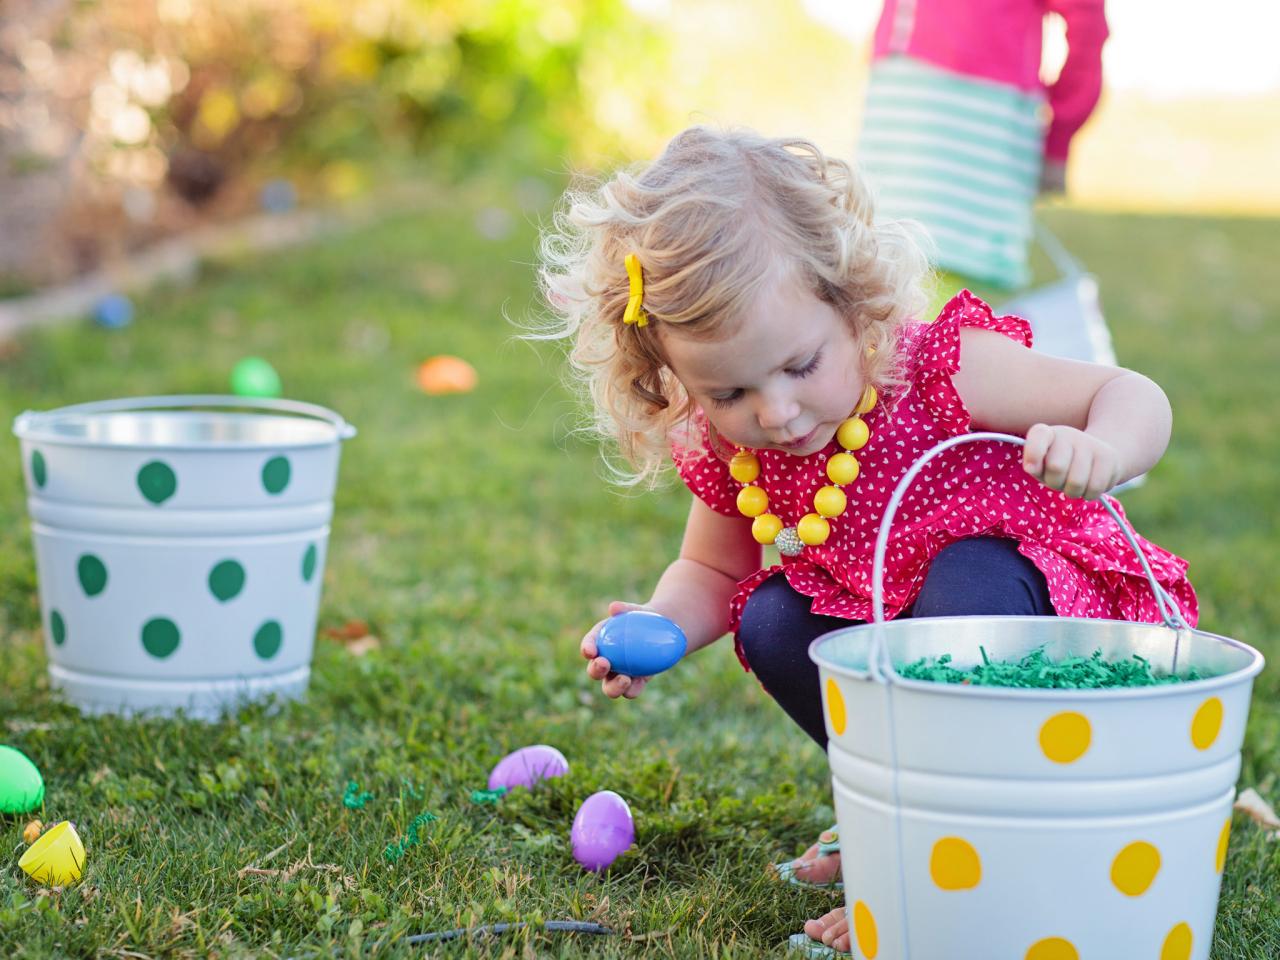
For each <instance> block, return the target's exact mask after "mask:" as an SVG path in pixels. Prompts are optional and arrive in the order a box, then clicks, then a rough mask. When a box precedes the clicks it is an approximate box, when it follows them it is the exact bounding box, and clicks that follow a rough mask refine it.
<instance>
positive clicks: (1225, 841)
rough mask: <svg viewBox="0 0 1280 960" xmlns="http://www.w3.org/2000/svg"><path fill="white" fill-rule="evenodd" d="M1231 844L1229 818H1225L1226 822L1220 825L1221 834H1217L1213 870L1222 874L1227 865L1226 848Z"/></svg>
mask: <svg viewBox="0 0 1280 960" xmlns="http://www.w3.org/2000/svg"><path fill="white" fill-rule="evenodd" d="M1230 844H1231V818H1230V817H1227V822H1226V823H1224V824H1223V825H1222V833H1220V834H1218V855H1217V857H1215V858H1214V863H1213V868H1214V869H1215V870H1217V871H1218V873H1221V872H1222V869H1223V867H1225V866H1226V865H1227V847H1228V846H1229V845H1230Z"/></svg>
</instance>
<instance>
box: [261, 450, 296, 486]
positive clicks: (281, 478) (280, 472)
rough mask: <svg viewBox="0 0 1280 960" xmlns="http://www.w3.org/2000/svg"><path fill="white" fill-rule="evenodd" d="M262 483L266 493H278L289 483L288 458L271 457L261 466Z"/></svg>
mask: <svg viewBox="0 0 1280 960" xmlns="http://www.w3.org/2000/svg"><path fill="white" fill-rule="evenodd" d="M262 485H263V486H264V487H265V488H266V490H267V493H272V494H274V493H280V492H281V491H282V490H284V488H285V487H287V486H288V485H289V458H288V457H272V458H271V459H270V460H268V461H267V462H266V464H264V465H263V467H262Z"/></svg>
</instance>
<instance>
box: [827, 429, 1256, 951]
mask: <svg viewBox="0 0 1280 960" xmlns="http://www.w3.org/2000/svg"><path fill="white" fill-rule="evenodd" d="M978 439H983V440H989V439H1002V440H1009V441H1011V442H1015V443H1021V442H1022V441H1021V440H1020V439H1019V438H1017V437H1009V436H1005V435H1003V434H990V433H983V434H970V435H968V436H965V437H957V438H953V439H951V440H948V441H945V442H944V443H942V444H940V445H939V446H938V447H935V448H934V449H933V450H932V451H930V452H929V453H927V454H925V456H924V457H922V458H921V459H920V460H919V461H918V462H917V463H916V464H915V465H914V466H913V467H912V469H911V470H909V471H908V472H907V474H906V475H905V476H904V477H903V479H902V481H901V482H900V483H899V485H898V488H897V489H896V490H895V492H894V495H893V497H892V498H891V499H890V502H889V506H888V508H887V510H886V512H885V516H884V519H883V521H882V524H881V529H880V536H879V539H878V540H877V544H876V557H875V574H874V596H873V603H874V606H875V620H874V621H873V622H872V623H868V624H862V625H858V626H853V627H848V628H844V629H841V630H837V631H834V632H832V633H828V634H826V635H824V636H822V637H819V638H818V639H817V640H815V641H814V643H813V644H812V646H811V647H810V657H811V658H812V659H813V660H814V662H815V663H817V664H818V668H819V676H820V683H821V687H822V696H823V707H824V712H825V716H826V726H827V735H828V737H829V738H830V745H829V748H828V756H829V759H830V763H831V772H832V786H833V790H834V794H835V808H836V817H837V820H838V822H839V826H840V845H841V857H842V860H841V862H842V870H843V880H844V891H845V895H846V897H847V898H848V899H847V903H848V908H849V914H850V927H851V935H852V943H853V954H854V956H855V957H862V958H868V960H994V958H1000V960H1119V958H1124V960H1193V958H1194V960H1204V958H1207V957H1208V956H1209V951H1210V947H1211V945H1212V940H1213V925H1214V917H1215V914H1216V912H1217V903H1218V892H1219V886H1220V884H1221V879H1222V869H1223V863H1224V861H1225V859H1226V851H1227V839H1228V834H1229V830H1230V824H1231V807H1232V802H1233V799H1234V796H1235V783H1236V777H1237V776H1238V774H1239V771H1240V747H1241V743H1242V742H1243V739H1244V729H1245V720H1246V717H1247V716H1248V711H1249V698H1250V693H1251V690H1252V686H1253V678H1254V677H1255V676H1256V675H1257V674H1258V672H1259V671H1260V670H1261V669H1262V666H1263V658H1262V656H1261V654H1259V653H1258V652H1257V651H1256V650H1254V649H1253V648H1251V647H1249V646H1246V645H1245V644H1242V643H1239V642H1237V641H1235V640H1230V639H1228V638H1226V637H1219V636H1215V635H1213V634H1209V633H1205V632H1203V631H1199V630H1194V629H1192V628H1191V627H1189V626H1188V625H1187V624H1186V623H1185V622H1184V621H1183V620H1182V618H1181V617H1180V615H1179V614H1178V612H1177V608H1176V606H1174V604H1173V603H1172V602H1171V601H1169V599H1168V597H1167V595H1165V594H1164V592H1163V591H1162V590H1161V589H1160V587H1159V585H1158V584H1157V583H1156V581H1155V579H1154V577H1153V576H1151V573H1150V570H1149V568H1148V569H1147V573H1148V579H1149V580H1150V582H1151V585H1152V588H1153V590H1155V591H1156V597H1157V603H1158V604H1159V605H1160V606H1161V608H1162V611H1163V612H1164V615H1165V621H1166V622H1165V624H1163V625H1161V624H1139V623H1127V622H1122V621H1109V620H1084V619H1071V618H1052V617H1046V618H1035V617H1026V618H1022V617H956V618H935V619H918V620H917V619H904V620H896V621H893V622H889V623H885V622H884V609H883V589H882V584H883V574H884V554H885V548H886V546H887V543H888V531H889V529H890V524H891V522H892V520H893V514H894V511H895V510H896V508H897V505H898V503H899V502H900V500H901V498H902V495H903V494H904V493H905V492H906V489H907V487H908V485H909V484H910V483H911V481H912V480H913V479H914V478H915V476H916V474H917V473H918V472H919V471H920V470H921V469H922V468H923V467H924V465H925V464H926V463H927V462H928V461H929V460H930V459H932V458H933V457H934V456H936V455H937V454H939V453H941V452H942V451H943V450H945V449H948V448H949V447H952V446H955V445H956V444H958V443H963V442H967V441H970V440H978ZM1104 502H1105V501H1104ZM1108 509H1110V505H1109V504H1108ZM1112 516H1113V517H1115V519H1116V522H1117V523H1120V519H1119V515H1118V514H1117V513H1115V511H1114V510H1112ZM1120 526H1121V529H1122V530H1123V531H1124V533H1125V536H1126V538H1128V539H1129V542H1130V544H1131V545H1132V546H1133V547H1134V549H1135V550H1136V551H1137V550H1138V547H1137V543H1136V541H1135V540H1133V538H1132V537H1131V535H1130V533H1129V531H1128V529H1127V528H1126V527H1125V525H1124V524H1123V523H1120ZM1138 556H1139V557H1140V558H1141V559H1142V563H1143V566H1144V568H1145V567H1146V566H1147V564H1146V559H1145V557H1143V556H1142V554H1141V551H1138ZM1041 645H1045V646H1046V651H1047V653H1048V654H1049V655H1051V656H1052V657H1054V658H1057V657H1065V656H1070V655H1083V656H1088V655H1090V654H1091V653H1092V652H1093V651H1094V650H1096V649H1101V650H1102V651H1103V654H1104V656H1106V657H1108V658H1109V659H1120V658H1125V657H1128V656H1129V655H1130V654H1133V653H1137V654H1140V655H1141V656H1143V657H1146V658H1147V659H1148V660H1150V661H1151V662H1152V665H1153V667H1154V668H1155V669H1156V670H1157V672H1169V673H1183V674H1185V672H1186V670H1187V668H1188V667H1190V666H1194V667H1196V668H1197V669H1198V670H1199V671H1200V672H1201V673H1202V674H1207V675H1209V676H1210V678H1209V679H1203V680H1196V681H1190V682H1185V683H1177V684H1169V685H1161V686H1156V687H1136V688H1124V689H1105V690H1043V689H1009V688H998V687H971V686H964V685H950V684H942V683H932V682H927V681H917V680H908V679H905V678H903V677H902V676H901V675H900V674H899V673H897V672H896V671H895V670H894V669H893V664H894V663H909V662H912V661H914V660H917V659H919V658H920V657H937V656H939V655H941V654H944V653H949V654H951V655H952V658H953V661H952V662H953V664H954V665H956V666H961V667H963V666H969V665H973V664H976V663H979V662H981V660H980V656H981V654H980V651H979V646H981V647H983V648H984V649H985V650H986V652H987V655H988V656H989V657H990V658H991V659H993V660H995V659H1016V658H1019V657H1021V656H1022V655H1024V654H1026V653H1029V652H1030V651H1031V650H1033V649H1035V648H1036V647H1038V646H1041Z"/></svg>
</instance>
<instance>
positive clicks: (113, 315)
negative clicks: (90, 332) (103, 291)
mask: <svg viewBox="0 0 1280 960" xmlns="http://www.w3.org/2000/svg"><path fill="white" fill-rule="evenodd" d="M93 319H94V320H95V321H96V322H97V324H98V326H100V327H106V328H107V329H108V330H119V329H120V328H121V327H127V326H128V325H129V324H131V323H132V322H133V301H132V300H130V299H129V298H128V297H126V296H125V295H124V294H122V293H110V294H107V296H105V297H102V298H101V299H99V300H98V302H97V303H95V304H94V306H93Z"/></svg>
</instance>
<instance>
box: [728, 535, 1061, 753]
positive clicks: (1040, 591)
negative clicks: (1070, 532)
mask: <svg viewBox="0 0 1280 960" xmlns="http://www.w3.org/2000/svg"><path fill="white" fill-rule="evenodd" d="M811 603H812V601H811V599H810V598H809V597H806V596H804V595H803V594H801V593H797V592H796V591H795V590H794V589H792V587H791V584H789V583H787V578H786V577H785V576H783V575H782V574H781V573H775V574H774V575H773V576H772V577H770V578H769V579H768V580H766V581H765V582H764V583H762V584H760V586H758V587H756V589H755V590H754V591H752V594H751V596H750V597H749V598H748V600H747V606H746V609H744V610H743V611H742V622H741V624H740V626H739V628H738V639H739V641H740V642H741V643H742V649H743V652H744V653H745V654H746V658H747V663H749V664H750V665H751V670H752V672H753V673H755V675H756V678H757V679H758V680H759V681H760V683H761V685H762V686H763V687H764V689H765V691H766V692H767V693H768V694H769V696H771V697H773V699H774V700H776V701H778V705H779V706H780V707H782V709H783V710H785V711H787V714H788V715H789V716H790V717H791V719H792V720H794V721H795V722H796V723H798V724H800V726H801V727H802V728H803V729H804V732H805V733H807V734H809V736H811V737H812V738H813V739H814V740H815V741H817V743H818V745H819V746H820V747H822V748H823V749H824V750H825V749H826V747H827V729H826V726H825V724H824V723H823V720H822V698H821V695H820V694H819V691H818V667H817V664H815V663H814V662H813V661H812V660H810V659H809V644H810V643H811V642H812V641H813V640H814V638H815V637H819V636H821V635H822V634H824V633H827V632H829V631H831V630H836V629H838V628H840V627H847V626H850V625H852V624H853V623H857V622H859V621H855V620H844V619H842V618H840V617H828V616H824V615H822V614H817V613H812V612H811V611H810V610H809V606H810V604H811ZM899 616H900V617H908V616H910V617H964V616H1002V617H1019V616H1036V617H1052V616H1054V611H1053V604H1052V603H1050V602H1049V588H1048V585H1047V584H1046V583H1045V579H1044V574H1042V573H1041V572H1040V571H1039V569H1038V568H1037V567H1036V565H1035V564H1034V563H1032V562H1031V561H1030V560H1028V559H1027V558H1026V557H1024V556H1023V555H1022V554H1020V553H1018V544H1017V543H1016V542H1015V541H1013V540H1002V539H997V538H995V537H974V538H973V539H970V540H959V541H957V542H955V543H953V544H951V545H949V546H947V547H944V548H943V549H942V550H941V551H940V552H939V553H938V555H937V556H936V557H934V558H933V562H932V563H930V564H929V572H928V573H927V574H926V575H925V578H924V585H923V586H922V587H921V588H920V593H919V595H918V596H917V597H916V599H915V602H914V603H913V604H912V605H911V606H910V608H908V609H907V610H905V611H903V612H902V613H900V614H899Z"/></svg>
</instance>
